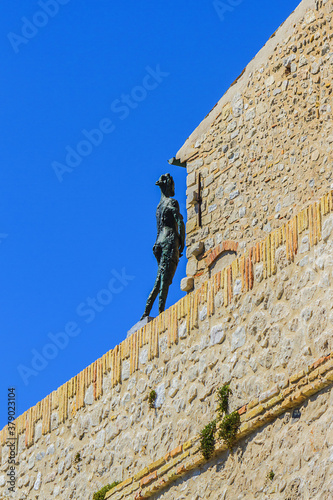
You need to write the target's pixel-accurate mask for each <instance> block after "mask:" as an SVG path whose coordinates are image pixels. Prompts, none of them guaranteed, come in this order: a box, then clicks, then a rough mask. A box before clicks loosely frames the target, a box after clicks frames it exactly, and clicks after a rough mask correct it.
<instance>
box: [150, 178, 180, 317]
mask: <svg viewBox="0 0 333 500" xmlns="http://www.w3.org/2000/svg"><path fill="white" fill-rule="evenodd" d="M156 185H157V186H159V187H160V189H161V201H160V202H159V204H158V206H157V210H156V221H157V238H156V242H155V245H154V246H153V252H154V255H155V257H156V260H157V262H158V271H157V277H156V281H155V284H154V288H153V290H152V291H151V293H150V295H149V297H148V300H147V303H146V309H145V312H144V313H143V316H142V318H141V319H143V318H145V317H146V316H149V313H150V311H151V308H152V307H153V304H154V302H155V299H156V297H157V295H158V294H159V306H158V310H159V313H161V312H163V311H164V309H165V302H166V299H167V296H168V291H169V286H170V285H171V283H172V280H173V277H174V275H175V272H176V269H177V265H178V262H179V259H180V257H181V256H182V252H183V250H184V245H185V225H184V221H183V216H182V215H181V213H180V212H179V204H178V201H177V200H175V199H173V198H171V196H174V195H175V183H174V180H173V178H172V177H171V175H170V174H165V175H161V177H160V178H159V180H158V181H157V182H156Z"/></svg>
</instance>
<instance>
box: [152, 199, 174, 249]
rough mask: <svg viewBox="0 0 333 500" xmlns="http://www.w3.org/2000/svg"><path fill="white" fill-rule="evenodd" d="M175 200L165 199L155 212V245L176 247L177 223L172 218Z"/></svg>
mask: <svg viewBox="0 0 333 500" xmlns="http://www.w3.org/2000/svg"><path fill="white" fill-rule="evenodd" d="M174 203H175V200H173V199H172V198H166V199H163V200H161V201H160V203H159V205H158V207H157V210H156V222H157V240H156V244H160V245H162V246H164V245H172V246H177V247H178V231H177V223H176V220H175V217H174V212H175V207H174Z"/></svg>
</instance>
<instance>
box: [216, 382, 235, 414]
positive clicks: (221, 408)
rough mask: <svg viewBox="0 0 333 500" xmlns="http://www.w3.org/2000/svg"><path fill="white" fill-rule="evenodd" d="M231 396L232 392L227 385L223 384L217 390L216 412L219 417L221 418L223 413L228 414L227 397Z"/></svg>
mask: <svg viewBox="0 0 333 500" xmlns="http://www.w3.org/2000/svg"><path fill="white" fill-rule="evenodd" d="M231 394H232V391H231V389H230V385H229V384H225V385H224V386H223V387H220V388H219V389H218V390H217V402H218V407H217V412H218V414H219V415H220V416H221V417H223V414H224V413H228V406H229V396H231Z"/></svg>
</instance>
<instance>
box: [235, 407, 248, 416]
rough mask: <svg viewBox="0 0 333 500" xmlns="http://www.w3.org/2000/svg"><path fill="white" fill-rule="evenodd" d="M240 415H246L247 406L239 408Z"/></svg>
mask: <svg viewBox="0 0 333 500" xmlns="http://www.w3.org/2000/svg"><path fill="white" fill-rule="evenodd" d="M237 411H238V413H239V414H240V415H243V414H244V413H246V405H244V406H242V407H241V408H239V410H237Z"/></svg>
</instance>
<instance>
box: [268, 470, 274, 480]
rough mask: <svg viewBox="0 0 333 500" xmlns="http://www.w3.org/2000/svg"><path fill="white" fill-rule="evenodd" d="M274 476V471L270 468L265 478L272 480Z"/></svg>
mask: <svg viewBox="0 0 333 500" xmlns="http://www.w3.org/2000/svg"><path fill="white" fill-rule="evenodd" d="M274 477H275V473H274V471H273V469H272V470H270V471H269V473H268V474H267V479H269V480H270V481H273V479H274Z"/></svg>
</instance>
